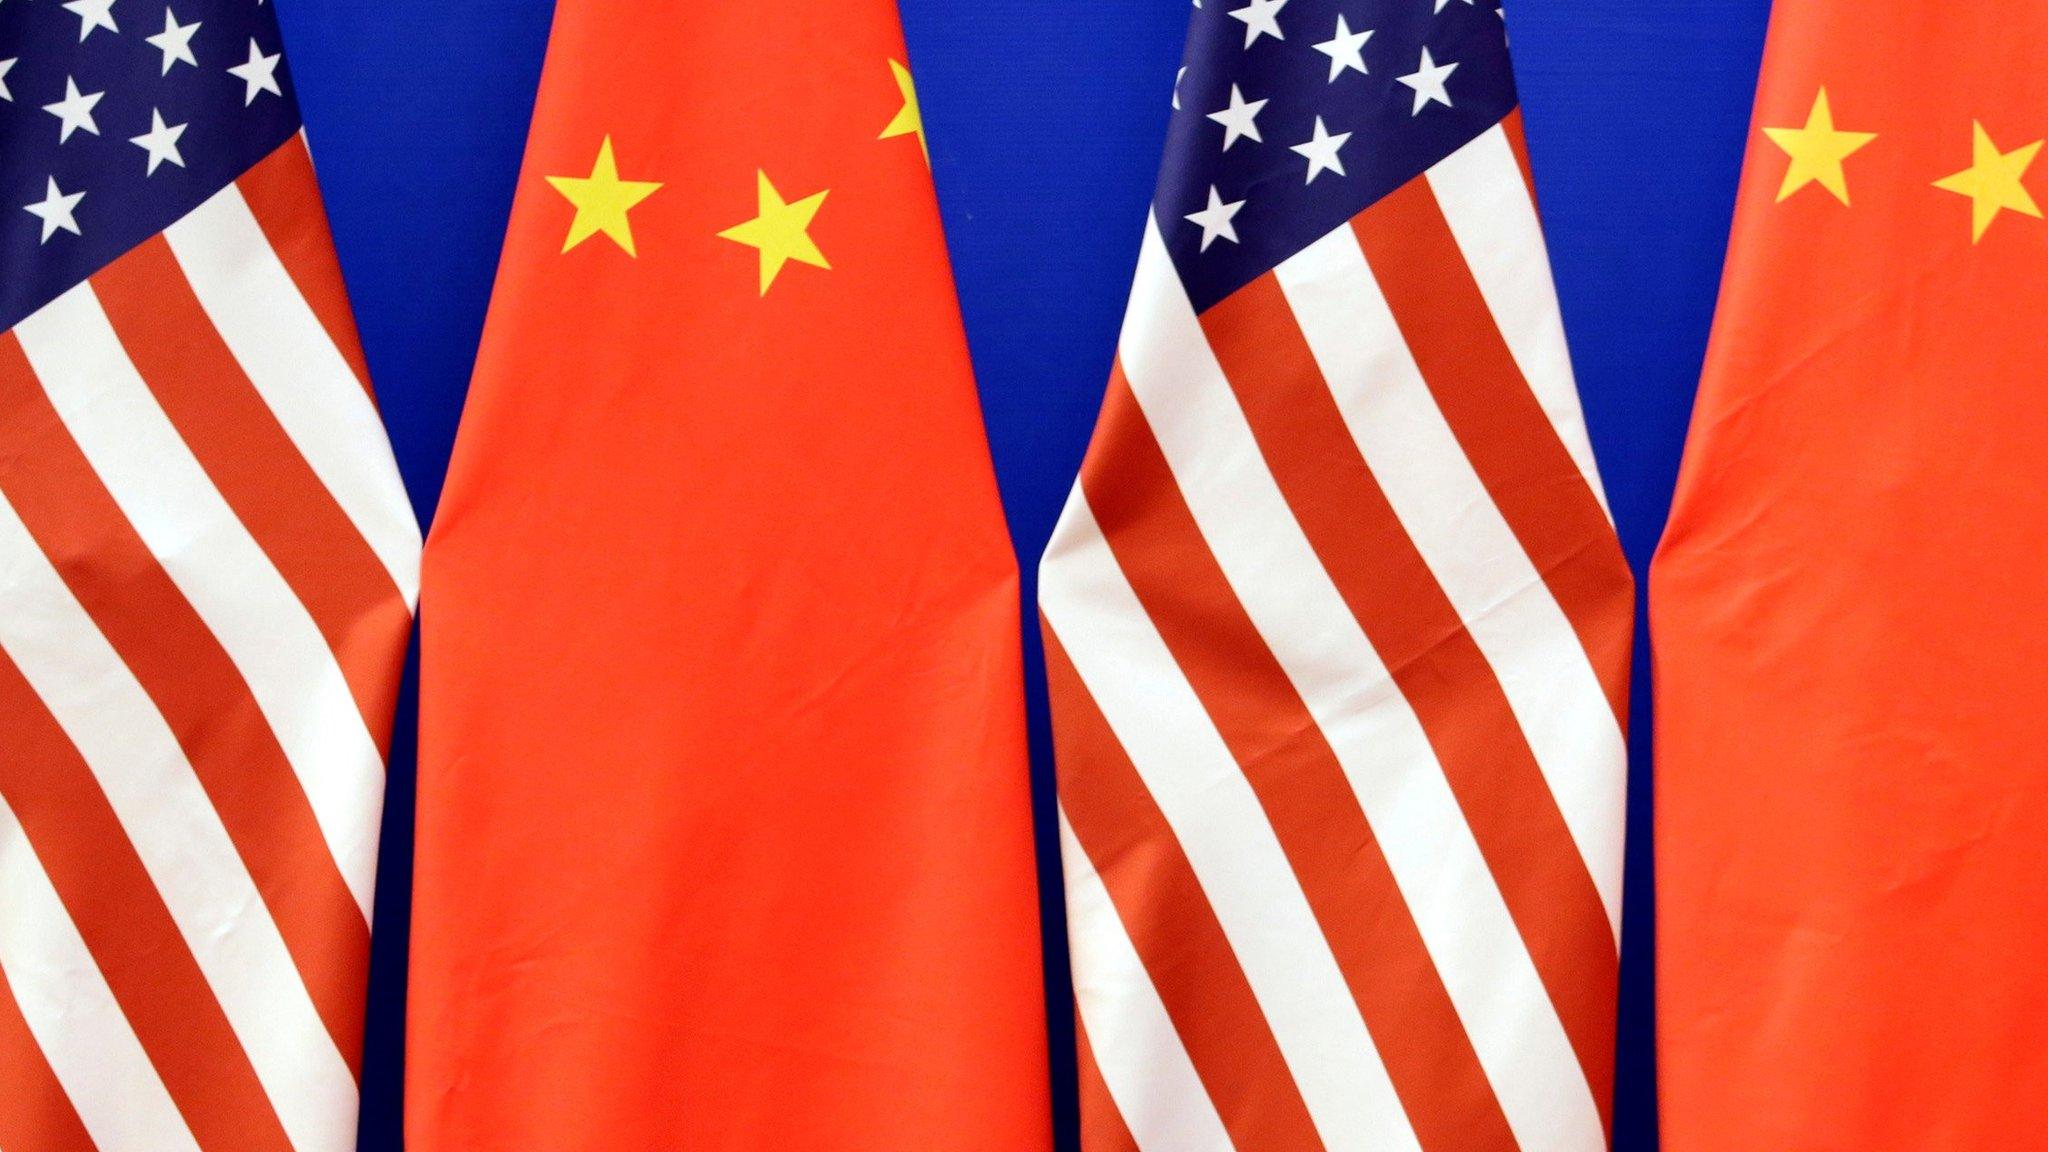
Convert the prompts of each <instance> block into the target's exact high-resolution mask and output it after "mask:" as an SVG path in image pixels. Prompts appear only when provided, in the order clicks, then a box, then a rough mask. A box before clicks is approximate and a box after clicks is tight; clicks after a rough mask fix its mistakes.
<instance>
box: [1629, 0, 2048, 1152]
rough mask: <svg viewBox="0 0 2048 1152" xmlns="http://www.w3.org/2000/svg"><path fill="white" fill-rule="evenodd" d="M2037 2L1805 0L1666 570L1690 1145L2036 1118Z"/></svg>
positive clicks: (1897, 1143) (1664, 766) (1672, 828)
mask: <svg viewBox="0 0 2048 1152" xmlns="http://www.w3.org/2000/svg"><path fill="white" fill-rule="evenodd" d="M2043 108H2048V9H2043V8H2042V7H2041V6H2040V5H2039V4H2033V3H2023V2H2020V0H2004V2H1994V3H1987V4H1970V5H1951V4H1943V5H1939V6H1936V5H1933V4H1925V3H1899V4H1867V3H1857V2H1852V0H1813V2H1808V3H1802V4H1785V5H1780V6H1779V8H1778V11H1777V14H1776V16H1775V18H1774V23H1773V27H1772V30H1771V37H1770V46H1769V49H1768V53H1767V58H1766V61H1765V65H1764V73H1763V80H1762V83H1761V85H1760V88H1759V91H1758V94H1757V103H1756V127H1757V131H1756V134H1755V136H1754V137H1753V139H1752V140H1751V143H1750V155H1749V161H1748V165H1747V168H1746V171H1745V176H1744V184H1743V190H1742V193H1741V201H1740V206H1739V209H1738V212H1737V217H1736V223H1735V233H1734V239H1733V242H1732V245H1731V248H1730V252H1729V262H1728V271H1727V276H1726V281H1725V285H1724V288H1723V292H1722V298H1721V306H1720V314H1719V317H1718V319H1717V321H1716V329H1715V333H1714V339H1713V345H1712V350H1711V352H1710V354H1709V357H1708V363H1707V368H1706V375H1705V379H1704V381H1703V383H1702V386H1701V393H1700V398H1699V403H1698V407H1697V410H1696V413H1695V416H1694V420H1693V428H1692V438H1691V442H1690V443H1689V445H1688V447H1687V450H1686V459H1685V464H1684V469H1683V475H1682V478H1681V481H1680V485H1679V490H1678V493H1677V503H1676V507H1675V508H1674V510H1673V513H1672V519H1671V525H1670V529H1669V531H1668V533H1667V535H1666V537H1665V540H1664V543H1663V546H1662V549H1661V551H1660V553H1659V556H1658V559H1657V562H1656V565H1655V568H1654V570H1653V576H1652V628H1653V635H1654V642H1655V649H1656V661H1657V668H1656V671H1657V722H1658V733H1659V734H1658V748H1657V751H1658V756H1659V768H1658V780H1657V819H1658V832H1657V837H1658V871H1657V879H1658V885H1659V893H1658V906H1659V933H1658V942H1657V943H1658V956H1659V964H1658V987H1659V1017H1660V1036H1661V1042H1660V1076H1661V1081H1662V1092H1663V1109H1664V1110H1663V1125H1662V1127H1663V1138H1664V1147H1665V1148H1666V1149H1668V1150H1670V1152H1699V1150H1704V1149H1717V1150H1718V1149H1728V1148H1799V1149H1805V1150H1811V1152H1825V1150H1831V1149H1843V1150H1848V1149H1854V1150H1855V1152H1888V1150H1894V1149H1896V1150H1905V1149H1916V1150H1918V1149H1932V1148H1993V1147H2016V1146H2032V1145H2033V1144H2035V1143H2037V1142H2038V1138H2037V1137H2029V1136H2027V1135H2025V1133H2028V1132H2032V1131H2035V1130H2036V1129H2037V1128H2038V1127H2039V1123H2038V1120H2039V1113H2040V1101H2041V1100H2043V1099H2048V1057H2044V1055H2043V1052H2044V1051H2048V1045H2044V1039H2048V1031H2044V1027H2043V1023H2042V1022H2043V1021H2044V1020H2048V934H2043V932H2042V931H2041V925H2042V924H2043V923H2048V883H2044V880H2043V878H2044V876H2048V847H2044V846H2048V775H2044V774H2043V772H2042V771H2041V765H2042V762H2043V752H2042V749H2043V748H2044V747H2048V694H2044V691H2043V689H2042V688H2041V684H2042V680H2041V669H2042V668H2043V667H2044V666H2048V616H2044V615H2043V614H2042V612H2041V610H2040V605H2041V604H2042V602H2043V600H2044V598H2048V577H2044V575H2043V567H2042V559H2043V545H2042V541H2043V539H2044V533H2048V488H2044V486H2043V485H2042V483H2041V465H2040V460H2041V445H2042V444H2043V443H2044V442H2048V407H2044V406H2043V405H2042V404H2041V403H2040V398H2039V395H2038V393H2039V390H2040V383H2041V381H2042V380H2043V379H2044V378H2048V344H2044V343H2043V342H2042V340H2041V339H2040V335H2039V328H2040V317H2041V316H2042V315H2044V314H2048V279H2044V277H2043V276H2042V269H2043V268H2044V267H2048V225H2044V224H2043V223H2042V221H2041V220H2040V219H2039V217H2040V215H2041V211H2040V206H2039V201H2038V200H2037V199H2036V196H2037V195H2039V194H2040V193H2042V192H2043V191H2044V190H2048V184H2044V182H2043V170H2042V168H2041V166H2040V165H2038V164H2036V163H2035V161H2036V158H2037V154H2038V152H2039V151H2040V149H2041V147H2042V143H2041V137H2042V136H2043V135H2044V133H2048V116H2044V114H2043V112H2042V109H2043Z"/></svg>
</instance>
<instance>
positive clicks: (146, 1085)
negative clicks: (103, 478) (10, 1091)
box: [0, 585, 199, 1152]
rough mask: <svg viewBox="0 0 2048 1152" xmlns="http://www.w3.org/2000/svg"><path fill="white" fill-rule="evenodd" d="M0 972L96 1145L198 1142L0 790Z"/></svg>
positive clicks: (139, 1150) (152, 1147)
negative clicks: (173, 1101)
mask: <svg viewBox="0 0 2048 1152" xmlns="http://www.w3.org/2000/svg"><path fill="white" fill-rule="evenodd" d="M0 587H5V585H0ZM8 602H9V603H10V604H13V603H15V601H14V600H13V598H12V597H11V596H10V597H9V600H8ZM0 972H5V973H6V976H7V983H8V985H9V986H10V987H12V989H13V991H14V1001H15V1003H16V1004H17V1005H19V1006H20V1008H21V1014H22V1017H23V1018H24V1019H26V1020H27V1021H28V1028H29V1032H30V1034H32V1035H33V1036H34V1037H35V1041H36V1047H38V1048H40V1049H42V1051H43V1058H44V1059H46V1060H48V1061H49V1064H50V1071H51V1072H53V1073H55V1074H56V1077H57V1083H58V1084H59V1085H61V1086H62V1087H63V1089H64V1094H65V1095H66V1096H68V1097H70V1098H71V1106H72V1107H73V1108H74V1109H76V1110H77V1112H78V1118H79V1120H80V1121H82V1122H83V1123H84V1124H85V1131H86V1134H87V1135H89V1136H91V1137H92V1142H93V1144H94V1145H96V1146H97V1147H98V1148H99V1149H100V1152H186V1150H189V1152H199V1144H198V1142H196V1141H195V1140H193V1139H192V1132H191V1130H190V1129H188V1128H186V1127H185V1119H184V1117H182V1116H180V1115H179V1114H178V1109H177V1106H176V1105H174V1104H173V1103H171V1095H170V1093H169V1092H168V1091H166V1090H165V1089H164V1082H163V1081H162V1080H161V1079H160V1078H158V1076H157V1073H156V1068H155V1067H154V1066H152V1065H151V1064H150V1062H149V1056H148V1055H147V1054H146V1053H144V1052H143V1050H142V1043H141V1041H139V1040H137V1039H136V1038H135V1032H134V1030H133V1029H132V1028H130V1027H129V1026H128V1018H127V1017H126V1016H124V1015H122V1013H121V1008H120V1005H119V1004H117V1003H115V1001H114V993H113V991H112V990H111V989H109V988H108V987H107V982H106V979H105V977H103V976H101V975H100V969H99V965H98V964H96V963H94V962H93V958H92V953H91V952H89V951H87V950H86V946H85V941H84V939H82V938H81V937H80V936H79V934H78V928H77V926H76V925H74V924H72V922H71V916H70V914H69V913H68V912H66V911H65V910H64V904H63V902H62V901H61V900H60V899H59V898H58V896H57V890H56V889H55V888H54V887H52V886H51V884H50V878H49V875H48V874H47V873H45V872H44V871H43V865H42V862H41V861H39V860H37V859H36V855H35V850H34V848H33V847H32V846H31V845H30V844H29V842H28V836H27V834H26V833H25V832H24V831H23V830H22V827H21V824H20V822H19V821H18V820H17V819H16V818H15V815H14V809H12V808H10V807H8V805H7V801H6V799H5V798H4V797H0ZM0 995H6V993H5V992H0ZM5 1106H6V1107H16V1106H17V1104H15V1103H8V1104H6V1105H5Z"/></svg>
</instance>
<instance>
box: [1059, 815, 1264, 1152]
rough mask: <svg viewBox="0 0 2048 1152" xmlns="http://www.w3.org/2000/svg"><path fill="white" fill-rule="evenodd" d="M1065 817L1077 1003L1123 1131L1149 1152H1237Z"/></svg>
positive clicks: (1063, 854) (1063, 857)
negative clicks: (1120, 1119) (1128, 1130)
mask: <svg viewBox="0 0 2048 1152" xmlns="http://www.w3.org/2000/svg"><path fill="white" fill-rule="evenodd" d="M1059 819H1060V862H1061V865H1062V867H1063V869H1064V870H1065V872H1066V879H1067V883H1066V891H1067V939H1068V941H1069V942H1070V944H1069V950H1070V951H1071V952H1072V954H1073V958H1074V1001H1075V1004H1076V1005H1077V1007H1078V1008H1079V1010H1080V1013H1081V1026H1082V1027H1083V1028H1085V1029H1086V1030H1087V1032H1088V1044H1089V1047H1090V1048H1091V1049H1092V1050H1093V1051H1094V1053H1095V1065H1096V1067H1097V1068H1099V1069H1100V1070H1101V1071H1102V1079H1103V1082H1104V1083H1106V1084H1108V1085H1109V1095H1110V1097H1111V1098H1112V1099H1113V1100H1115V1101H1116V1110H1117V1112H1118V1114H1119V1115H1121V1116H1122V1117H1123V1121H1124V1126H1125V1127H1126V1128H1128V1129H1130V1133H1131V1136H1132V1137H1133V1138H1134V1139H1135V1140H1136V1141H1137V1142H1138V1147H1139V1148H1142V1149H1146V1150H1147V1152H1233V1149H1232V1146H1231V1143H1230V1134H1229V1132H1227V1131H1225V1130H1224V1127H1223V1118H1222V1117H1221V1116H1218V1115H1217V1114H1216V1103H1215V1101H1213V1100H1211V1099H1210V1098H1209V1090H1208V1089H1207V1088H1205V1087H1203V1086H1202V1080H1201V1077H1200V1075H1198V1074H1197V1073H1196V1072H1195V1063H1194V1061H1193V1059H1191V1058H1190V1057H1189V1056H1188V1050H1187V1047H1186V1046H1185V1045H1183V1044H1182V1043H1181V1039H1180V1033H1179V1032H1177V1031H1175V1029H1174V1026H1173V1020H1172V1018H1170V1017H1169V1016H1167V1014H1166V1004H1165V1003H1164V1002H1163V1001H1161V1000H1160V999H1159V990H1158V989H1156V988H1154V987H1153V986H1152V976H1151V974H1150V973H1148V972H1146V971H1145V963H1144V961H1143V960H1142V959H1140V958H1139V956H1138V949H1137V946H1136V945H1134V944H1132V943H1131V938H1130V936H1129V934H1127V933H1126V932H1125V931H1124V924H1123V920H1122V919H1121V918H1120V917H1118V915H1117V911H1116V906H1115V905H1114V904H1112V903H1110V899H1109V891H1108V889H1107V888H1105V887H1103V883H1102V877H1101V876H1099V875H1097V874H1096V871H1095V864H1094V862H1093V861H1091V860H1089V859H1088V853H1087V851H1086V850H1085V849H1084V848H1083V847H1082V845H1081V842H1080V840H1079V839H1077V838H1076V837H1075V835H1074V829H1073V826H1072V825H1070V824H1068V823H1067V814H1066V811H1065V810H1064V809H1062V810H1061V812H1060V817H1059Z"/></svg>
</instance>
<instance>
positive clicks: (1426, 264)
mask: <svg viewBox="0 0 2048 1152" xmlns="http://www.w3.org/2000/svg"><path fill="white" fill-rule="evenodd" d="M1353 230H1354V231H1355V232H1356V233H1357V235H1358V240H1359V244H1360V245H1361V246H1362V247H1363V248H1364V250H1365V256H1366V259H1367V261H1369V262H1370V263H1371V265H1372V267H1373V271H1374V273H1375V274H1376V275H1377V276H1378V278H1379V282H1380V288H1381V291H1382V292H1384V294H1385V295H1386V299H1387V304H1388V305H1389V306H1390V307H1391V308H1392V310H1393V313H1394V319H1395V320H1396V321H1397V322H1398V323H1399V324H1400V327H1401V334H1402V336H1403V337H1405V338H1406V340H1407V342H1408V347H1409V349H1410V350H1411V351H1412V352H1413V353H1414V356H1415V363H1416V365H1417V366H1418V367H1420V368H1421V369H1422V377H1423V379H1424V380H1425V381H1427V382H1428V384H1429V390H1430V392H1431V393H1432V394H1433V395H1434V396H1435V397H1436V402H1437V406H1438V407H1439V408H1440V409H1442V411H1443V414H1444V418H1445V419H1446V420H1447V421H1449V423H1450V426H1451V431H1452V432H1453V433H1455V434H1456V435H1457V438H1458V443H1459V445H1460V446H1462V447H1463V448H1464V450H1465V454H1466V456H1467V457H1469V458H1470V459H1471V461H1472V466H1473V468H1474V469H1475V470H1476V471H1477V472H1478V474H1479V479H1480V481H1481V482H1482V483H1483V484H1485V486H1486V490H1487V492H1488V494H1489V495H1491V496H1492V497H1493V502H1494V504H1495V505H1496V506H1497V507H1498V508H1499V509H1500V512H1501V515H1502V516H1504V517H1505V518H1506V519H1507V522H1508V526H1509V527H1510V528H1511V529H1513V530H1514V533H1515V537H1516V538H1517V539H1518V540H1520V541H1521V543H1522V548H1523V549H1524V550H1525V551H1526V552H1528V554H1529V559H1530V560H1531V561H1532V562H1533V563H1534V564H1535V566H1536V570H1537V571H1538V572H1541V573H1542V574H1543V581H1544V583H1545V584H1546V585H1548V586H1549V588H1550V592H1551V595H1553V596H1554V597H1556V599H1557V603H1558V605H1559V607H1561V608H1563V609H1564V613H1565V615H1566V616H1567V617H1568V618H1569V619H1570V620H1571V622H1572V628H1573V629H1574V630H1575V631H1576V632H1577V633H1578V636H1579V641H1580V643H1582V644H1583V645H1585V648H1586V654H1587V656H1588V657H1590V658H1591V660H1592V663H1593V669H1594V671H1595V672H1596V673H1597V674H1598V675H1599V677H1600V683H1601V685H1602V687H1604V688H1605V689H1606V692H1607V699H1608V703H1609V704H1610V705H1611V706H1612V707H1613V709H1614V715H1615V717H1616V718H1617V719H1618V720H1619V721H1620V722H1621V723H1622V724H1624V725H1626V724H1627V722H1628V668H1629V654H1630V648H1631V645H1632V644H1633V642H1634V629H1635V581H1634V577H1633V576H1631V575H1630V573H1629V568H1628V562H1627V560H1626V559H1624V558H1623V556H1622V554H1621V542H1620V540H1619V539H1618V538H1617V537H1616V536H1615V534H1614V526H1613V525H1612V524H1610V523H1609V522H1608V520H1607V514H1606V512H1604V511H1603V510H1602V509H1601V507H1600V502H1599V500H1598V499H1597V498H1596V497H1595V496H1594V495H1593V490H1592V489H1591V488H1590V487H1588V486H1587V484H1586V478H1585V476H1584V475H1583V474H1581V473H1580V472H1579V468H1578V465H1577V464H1576V463H1575V462H1574V461H1573V460H1572V457H1571V453H1569V452H1567V451H1566V450H1565V446H1564V442H1563V441H1562V440H1560V439H1558V436H1557V429H1556V428H1555V427H1554V426H1553V425H1552V424H1551V423H1550V418H1549V416H1548V415H1546V414H1545V413H1544V411H1543V408H1542V406H1541V405H1540V404H1538V403H1537V401H1536V394H1535V393H1534V392H1532V391H1530V389H1529V385H1528V382H1527V381H1525V380H1524V379H1523V378H1522V372H1521V369H1520V368H1519V367H1517V366H1516V364H1515V359H1514V356H1513V354H1512V353H1510V352H1509V351H1508V346H1507V341H1506V340H1504V339H1503V338H1502V337H1501V334H1500V329H1499V328H1498V327H1497V326H1496V325H1495V323H1494V319H1493V313H1492V312H1491V311H1490V310H1488V308H1487V305H1486V298H1485V297H1484V296H1483V295H1481V293H1480V291H1479V284H1478V282H1477V281H1475V280H1474V279H1473V278H1472V272H1471V269H1470V267H1469V266H1468V265H1467V264H1466V263H1465V256H1464V253H1463V252H1462V251H1460V250H1459V248H1458V242H1457V240H1456V238H1455V237H1454V236H1453V235H1452V234H1451V229H1450V225H1449V224H1447V223H1445V221H1444V215H1443V211H1442V209H1441V208H1439V207H1438V206H1437V202H1436V195H1435V193H1433V192H1431V191H1430V188H1429V182H1428V181H1427V180H1411V181H1409V182H1408V183H1407V184H1405V185H1403V186H1402V187H1401V188H1400V189H1398V190H1396V191H1395V192H1393V193H1392V194H1391V195H1389V196H1387V197H1385V198H1384V199H1382V200H1381V201H1379V203H1377V204H1374V205H1373V206H1372V207H1371V208H1368V209H1366V210H1365V212H1364V213H1363V214H1362V215H1360V216H1359V217H1358V219H1357V220H1356V221H1354V222H1353Z"/></svg>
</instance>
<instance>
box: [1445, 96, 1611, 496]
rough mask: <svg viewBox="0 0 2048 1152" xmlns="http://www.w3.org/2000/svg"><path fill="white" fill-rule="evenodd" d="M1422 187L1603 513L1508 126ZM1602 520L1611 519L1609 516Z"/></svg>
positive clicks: (1532, 209)
mask: <svg viewBox="0 0 2048 1152" xmlns="http://www.w3.org/2000/svg"><path fill="white" fill-rule="evenodd" d="M1429 187H1430V190H1431V191H1432V192H1434V193H1436V200H1437V204H1438V205H1439V206H1440V207H1441V208H1442V209H1443V213H1444V220H1445V221H1446V222H1447V223H1449V224H1450V226H1451V235H1452V236H1453V237H1455V238H1456V239H1457V242H1458V248H1459V250H1460V251H1462V252H1463V253H1464V254H1465V262H1466V263H1467V264H1468V265H1470V266H1471V268H1472V276H1473V278H1474V279H1475V280H1477V281H1478V282H1479V293H1480V295H1482V296H1484V297H1485V298H1486V306H1487V309H1488V310H1489V311H1491V312H1492V313H1493V322H1494V323H1495V324H1496V325H1498V326H1499V328H1500V334H1501V336H1502V337H1504V338H1505V339H1506V340H1507V345H1508V351H1509V352H1510V353H1512V354H1513V355H1514V358H1515V363H1516V364H1517V365H1518V366H1519V367H1520V368H1521V369H1522V377H1523V379H1525V380H1527V381H1528V382H1529V387H1530V389H1531V390H1533V391H1534V392H1535V393H1536V401H1537V403H1539V404H1541V405H1542V406H1543V411H1544V412H1545V413H1546V414H1547V415H1549V417H1550V423H1551V426H1552V427H1553V428H1555V429H1557V438H1558V439H1559V440H1562V441H1564V448H1565V451H1566V452H1569V453H1570V454H1571V457H1572V460H1573V462H1574V463H1576V464H1577V465H1578V466H1579V473H1580V475H1582V476H1584V477H1585V478H1586V486H1587V487H1589V488H1591V489H1592V490H1593V496H1594V498H1595V499H1597V500H1598V501H1599V502H1600V507H1601V508H1602V509H1603V510H1605V509H1606V507H1607V490H1606V489H1605V488H1603V487H1601V485H1600V469H1599V467H1598V466H1597V465H1596V464H1595V463H1594V461H1593V442H1592V440H1591V439H1589V438H1588V437H1587V435H1586V417H1585V414H1584V413H1583V412H1582V411H1581V409H1580V406H1579V387H1578V384H1577V382H1576V381H1575V380H1574V379H1573V377H1572V357H1571V352H1570V351H1569V349H1568V348H1567V347H1566V345H1565V338H1564V317H1563V316H1562V314H1561V313H1560V312H1559V310H1558V306H1557V285H1556V282H1555V281H1553V280H1552V279H1551V277H1550V252H1549V249H1548V248H1546V247H1545V245H1544V241H1543V222H1542V220H1541V219H1539V218H1538V217H1537V215H1536V200H1535V198H1534V197H1533V196H1532V195H1530V192H1529V182H1528V179H1527V178H1526V177H1524V176H1523V175H1522V165H1521V163H1520V162H1519V161H1517V160H1516V159H1515V151H1514V145H1513V144H1511V143H1510V142H1509V141H1508V134H1507V129H1505V128H1503V127H1501V126H1500V125H1498V124H1496V125H1494V126H1493V128H1492V129H1490V130H1488V131H1486V132H1483V133H1481V134H1480V135H1479V136H1478V137H1477V138H1476V139H1474V140H1473V141H1472V142H1471V143H1469V144H1467V145H1465V146H1464V147H1463V148H1460V149H1458V150H1457V151H1456V152H1453V153H1451V155H1450V156H1448V157H1446V158H1445V159H1443V160H1440V161H1438V162H1437V165H1436V167H1434V168H1432V169H1430V171H1429ZM1608 519H1609V520H1610V521H1612V519H1613V513H1611V512H1610V513H1608Z"/></svg>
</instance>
